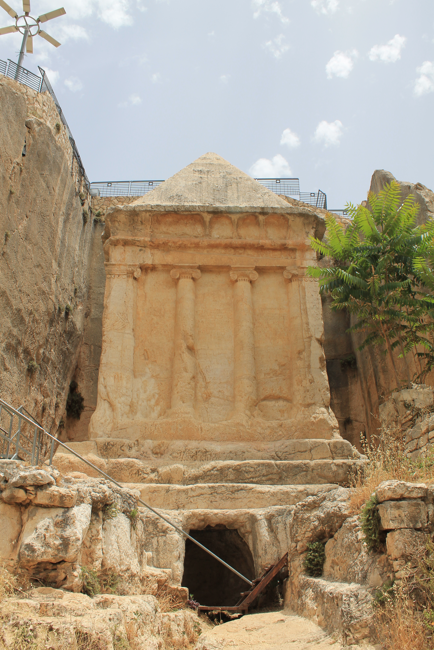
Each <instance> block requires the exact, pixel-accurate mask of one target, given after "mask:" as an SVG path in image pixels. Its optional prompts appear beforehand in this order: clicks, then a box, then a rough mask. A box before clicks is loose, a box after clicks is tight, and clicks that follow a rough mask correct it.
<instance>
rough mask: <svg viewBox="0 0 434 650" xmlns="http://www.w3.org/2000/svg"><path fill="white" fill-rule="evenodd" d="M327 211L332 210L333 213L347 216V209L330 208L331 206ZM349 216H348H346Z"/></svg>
mask: <svg viewBox="0 0 434 650" xmlns="http://www.w3.org/2000/svg"><path fill="white" fill-rule="evenodd" d="M329 212H332V213H333V214H337V215H339V216H340V217H348V211H347V210H332V209H331V208H330V209H329ZM348 218H349V217H348Z"/></svg>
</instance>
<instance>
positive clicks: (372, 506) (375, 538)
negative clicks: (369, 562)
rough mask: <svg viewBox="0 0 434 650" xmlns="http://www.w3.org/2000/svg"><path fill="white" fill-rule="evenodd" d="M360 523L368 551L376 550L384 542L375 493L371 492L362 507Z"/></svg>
mask: <svg viewBox="0 0 434 650" xmlns="http://www.w3.org/2000/svg"><path fill="white" fill-rule="evenodd" d="M360 525H361V528H362V532H363V535H364V537H365V540H364V541H365V544H366V546H367V547H368V549H369V550H370V551H378V550H379V549H380V548H381V546H382V545H383V543H384V534H382V531H381V519H380V513H379V512H378V499H377V495H376V494H373V495H372V496H371V498H370V499H369V501H367V503H366V505H365V506H364V507H363V508H362V513H361V515H360Z"/></svg>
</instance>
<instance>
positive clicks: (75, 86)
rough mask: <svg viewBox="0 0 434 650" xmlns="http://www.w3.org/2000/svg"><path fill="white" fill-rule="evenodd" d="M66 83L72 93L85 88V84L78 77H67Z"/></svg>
mask: <svg viewBox="0 0 434 650" xmlns="http://www.w3.org/2000/svg"><path fill="white" fill-rule="evenodd" d="M64 83H65V86H66V87H67V88H68V89H69V90H70V91H71V92H72V93H77V92H78V91H79V90H83V84H82V83H81V81H80V79H78V78H77V77H69V79H65V81H64Z"/></svg>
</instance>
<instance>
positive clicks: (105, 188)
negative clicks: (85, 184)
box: [90, 181, 164, 196]
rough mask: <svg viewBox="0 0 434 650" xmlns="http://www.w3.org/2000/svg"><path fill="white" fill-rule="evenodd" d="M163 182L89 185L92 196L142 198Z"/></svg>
mask: <svg viewBox="0 0 434 650" xmlns="http://www.w3.org/2000/svg"><path fill="white" fill-rule="evenodd" d="M161 183H164V181H110V182H99V183H91V184H90V193H91V194H92V196H143V195H144V194H147V193H148V192H151V191H152V190H154V189H155V188H156V187H158V186H159V185H161Z"/></svg>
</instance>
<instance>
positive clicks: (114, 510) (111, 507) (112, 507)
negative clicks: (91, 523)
mask: <svg viewBox="0 0 434 650" xmlns="http://www.w3.org/2000/svg"><path fill="white" fill-rule="evenodd" d="M118 514H119V508H118V506H117V504H116V503H115V502H113V503H108V504H107V505H106V506H104V508H103V511H102V515H103V517H104V519H106V520H109V519H114V518H115V517H117V516H118Z"/></svg>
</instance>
